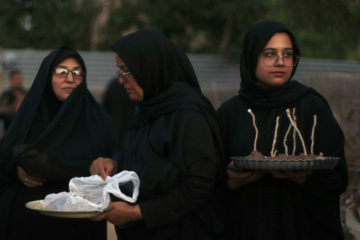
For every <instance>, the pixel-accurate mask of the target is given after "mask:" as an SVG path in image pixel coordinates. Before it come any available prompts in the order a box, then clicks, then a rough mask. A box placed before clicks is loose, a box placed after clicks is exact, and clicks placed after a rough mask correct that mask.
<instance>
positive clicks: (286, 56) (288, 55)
mask: <svg viewBox="0 0 360 240" xmlns="http://www.w3.org/2000/svg"><path fill="white" fill-rule="evenodd" d="M293 55H294V54H293V53H292V52H286V53H285V54H284V57H285V58H292V57H293Z"/></svg>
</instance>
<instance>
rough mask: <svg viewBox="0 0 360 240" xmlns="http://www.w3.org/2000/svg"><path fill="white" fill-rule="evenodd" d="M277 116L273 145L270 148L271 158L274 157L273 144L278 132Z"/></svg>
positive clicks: (277, 118)
mask: <svg viewBox="0 0 360 240" xmlns="http://www.w3.org/2000/svg"><path fill="white" fill-rule="evenodd" d="M279 118H280V117H279V116H277V117H276V126H275V133H274V140H273V144H272V148H271V157H275V153H274V150H275V144H276V138H277V132H278V128H279Z"/></svg>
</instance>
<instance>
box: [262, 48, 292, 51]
mask: <svg viewBox="0 0 360 240" xmlns="http://www.w3.org/2000/svg"><path fill="white" fill-rule="evenodd" d="M266 50H274V51H275V50H277V49H276V48H264V49H263V51H266ZM282 50H294V49H293V48H284V49H282Z"/></svg>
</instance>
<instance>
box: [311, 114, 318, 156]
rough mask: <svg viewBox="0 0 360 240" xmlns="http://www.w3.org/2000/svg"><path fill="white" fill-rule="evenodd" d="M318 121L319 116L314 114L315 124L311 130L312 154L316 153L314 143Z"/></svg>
mask: <svg viewBox="0 0 360 240" xmlns="http://www.w3.org/2000/svg"><path fill="white" fill-rule="evenodd" d="M316 123H317V116H316V115H314V125H313V128H312V132H311V154H314V144H315V137H314V135H315V126H316Z"/></svg>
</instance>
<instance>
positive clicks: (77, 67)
mask: <svg viewBox="0 0 360 240" xmlns="http://www.w3.org/2000/svg"><path fill="white" fill-rule="evenodd" d="M57 68H66V69H68V68H67V67H66V66H62V65H60V66H57ZM79 68H80V69H82V67H81V66H76V67H74V68H73V69H79Z"/></svg>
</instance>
